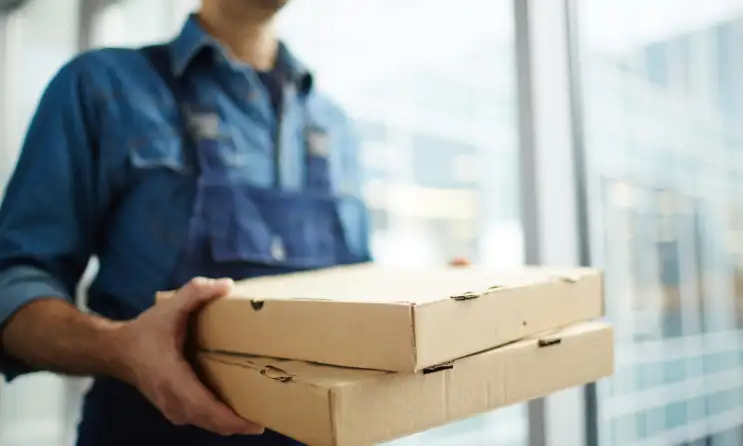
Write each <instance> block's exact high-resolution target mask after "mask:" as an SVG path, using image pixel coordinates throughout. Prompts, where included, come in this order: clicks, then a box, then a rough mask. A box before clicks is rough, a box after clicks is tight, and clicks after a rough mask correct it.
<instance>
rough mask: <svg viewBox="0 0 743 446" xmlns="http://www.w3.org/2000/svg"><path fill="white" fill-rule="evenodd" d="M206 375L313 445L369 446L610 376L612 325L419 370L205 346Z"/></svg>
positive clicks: (272, 423) (238, 406)
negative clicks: (280, 357)
mask: <svg viewBox="0 0 743 446" xmlns="http://www.w3.org/2000/svg"><path fill="white" fill-rule="evenodd" d="M199 364H200V368H201V370H202V373H203V375H204V377H205V380H206V381H207V382H208V383H210V385H211V386H212V388H213V389H214V390H215V391H216V392H217V393H218V394H219V395H220V396H221V397H222V398H223V399H224V401H225V402H227V403H228V404H229V405H230V406H231V407H232V408H234V409H235V411H237V412H238V413H239V414H240V415H242V416H243V417H245V418H247V419H251V420H253V421H255V422H257V423H260V424H262V425H264V426H266V427H267V428H269V429H272V430H275V431H278V432H280V433H283V434H285V435H287V436H290V437H292V438H295V439H297V440H299V441H301V442H303V443H305V444H308V445H309V446H366V445H372V444H377V443H381V442H386V441H390V440H393V439H395V438H399V437H403V436H406V435H412V434H414V433H418V432H422V431H425V430H428V429H431V428H434V427H438V426H441V425H444V424H447V423H450V422H452V421H456V420H460V419H463V418H467V417H470V416H473V415H477V414H480V413H485V412H489V411H491V410H494V409H497V408H500V407H504V406H508V405H511V404H515V403H519V402H523V401H527V400H530V399H534V398H538V397H541V396H545V395H548V394H550V393H553V392H556V391H558V390H562V389H566V388H570V387H574V386H577V385H582V384H585V383H588V382H593V381H596V380H598V379H601V378H603V377H606V376H609V375H611V374H612V373H613V369H614V353H613V335H612V329H611V327H610V326H609V325H607V324H605V323H602V322H592V323H583V324H578V325H574V326H571V327H568V328H565V329H562V330H558V331H553V332H551V333H547V334H543V335H540V336H536V337H533V338H530V339H527V340H522V341H518V342H515V343H512V344H509V345H506V346H502V347H499V348H496V349H492V350H489V351H486V352H483V353H478V354H476V355H472V356H469V357H466V358H463V359H459V360H456V361H454V362H453V363H452V364H451V368H449V369H442V370H440V371H437V372H431V373H425V372H419V373H415V374H408V373H391V372H383V371H374V370H359V369H350V368H341V367H334V366H327V365H320V364H312V363H306V362H299V361H290V360H276V359H269V358H261V357H241V356H237V355H226V354H216V353H202V354H201V355H200V356H199Z"/></svg>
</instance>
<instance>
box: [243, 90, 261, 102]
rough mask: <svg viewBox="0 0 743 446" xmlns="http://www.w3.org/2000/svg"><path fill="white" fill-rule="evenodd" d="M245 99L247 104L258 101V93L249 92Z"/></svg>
mask: <svg viewBox="0 0 743 446" xmlns="http://www.w3.org/2000/svg"><path fill="white" fill-rule="evenodd" d="M245 99H247V100H248V102H256V101H258V92H257V91H255V90H251V91H250V92H249V93H248V94H247V95H245Z"/></svg>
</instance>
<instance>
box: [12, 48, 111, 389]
mask: <svg viewBox="0 0 743 446" xmlns="http://www.w3.org/2000/svg"><path fill="white" fill-rule="evenodd" d="M84 70H85V63H84V61H83V60H81V59H76V60H75V61H73V62H71V63H70V64H68V65H67V66H65V67H64V68H63V69H62V70H60V72H59V73H58V74H57V75H56V76H55V78H54V79H53V80H52V82H51V83H50V84H49V86H48V87H47V90H46V92H45V93H44V95H43V97H42V99H41V102H40V103H39V105H38V108H37V111H36V114H35V115H34V117H33V120H32V122H31V125H30V127H29V130H28V134H27V136H26V139H25V141H24V144H23V148H22V150H21V154H20V158H19V160H18V163H17V165H16V169H15V171H14V173H13V175H12V177H11V179H10V182H9V183H8V185H7V188H6V190H5V197H4V199H3V202H2V205H1V206H0V326H2V327H4V326H5V324H6V323H7V322H8V320H9V319H10V318H12V317H13V315H14V314H15V313H16V312H17V311H18V310H19V309H20V308H22V307H23V306H25V305H27V304H28V303H30V302H32V301H34V300H37V299H48V298H59V299H67V300H71V299H72V296H73V295H74V290H75V288H76V286H77V283H78V281H79V280H80V277H81V276H82V273H83V272H84V270H85V267H86V265H87V262H88V260H89V258H90V256H91V253H92V251H93V241H94V237H95V233H96V227H95V215H96V212H95V204H96V202H97V195H96V189H97V186H96V185H97V183H98V181H99V180H100V179H99V177H98V175H97V172H96V170H97V169H96V165H97V162H96V160H97V156H96V154H95V150H96V147H95V146H94V144H93V143H92V142H93V141H94V137H93V136H92V134H91V131H90V128H91V125H90V124H91V123H90V121H91V120H92V116H93V113H92V107H93V105H92V104H91V103H90V101H91V100H90V99H89V98H88V97H87V95H86V94H85V91H84V90H88V89H90V88H91V87H90V86H89V85H86V82H85V79H84V77H85V76H84V73H85V71H84ZM0 371H2V373H3V374H4V375H5V377H6V378H8V379H12V378H13V377H15V376H17V375H19V374H21V373H25V372H28V371H31V369H30V368H29V367H27V366H26V365H24V364H22V363H21V362H20V361H18V360H16V359H15V358H12V357H10V356H9V355H7V354H5V353H4V352H2V351H0Z"/></svg>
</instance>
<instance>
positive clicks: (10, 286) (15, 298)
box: [0, 266, 71, 381]
mask: <svg viewBox="0 0 743 446" xmlns="http://www.w3.org/2000/svg"><path fill="white" fill-rule="evenodd" d="M48 298H59V299H64V300H71V297H70V294H69V293H68V292H67V291H66V290H65V289H64V287H63V286H62V285H61V284H59V283H58V282H57V280H56V279H54V277H52V276H51V275H50V274H48V273H46V272H45V271H42V270H40V269H38V268H33V267H26V266H22V267H14V268H10V269H8V270H6V271H3V272H2V273H0V327H2V326H4V325H5V323H6V322H7V321H8V320H9V319H10V318H11V317H12V316H13V315H14V314H15V313H16V312H17V311H18V310H20V309H21V308H22V307H24V306H26V305H28V304H29V303H31V302H33V301H35V300H38V299H48ZM33 371H35V370H34V369H33V368H32V367H30V366H28V365H27V364H25V363H23V362H22V361H19V360H18V359H16V358H14V357H12V356H10V355H7V354H5V352H3V351H2V350H0V372H2V373H3V375H4V376H5V379H6V380H8V381H10V380H12V379H13V378H15V377H17V376H19V375H22V374H24V373H30V372H33Z"/></svg>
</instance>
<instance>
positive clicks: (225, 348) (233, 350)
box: [193, 264, 614, 446]
mask: <svg viewBox="0 0 743 446" xmlns="http://www.w3.org/2000/svg"><path fill="white" fill-rule="evenodd" d="M602 289H603V284H602V275H601V273H600V272H599V271H596V270H592V269H556V268H525V269H519V270H514V271H500V272H499V271H493V270H489V269H484V268H478V267H466V268H440V269H436V268H434V269H431V268H428V269H424V268H408V269H404V268H390V267H384V266H379V265H372V264H368V265H356V266H347V267H338V268H331V269H326V270H320V271H313V272H303V273H297V274H290V275H283V276H275V277H266V278H258V279H250V280H246V281H243V282H240V283H238V284H237V286H236V288H235V290H234V293H232V295H230V296H228V297H225V298H222V299H219V300H217V301H214V302H213V303H211V304H209V305H208V306H206V307H205V308H204V309H203V310H202V311H201V312H200V313H199V314H198V315H197V317H196V318H195V320H194V323H195V325H194V327H193V333H194V339H195V341H196V345H197V347H198V349H199V353H198V355H196V358H197V364H196V366H197V368H198V370H199V372H200V373H201V374H202V376H203V378H204V379H205V381H206V382H207V383H208V385H210V386H211V387H212V388H213V390H214V391H215V392H216V393H217V394H218V395H219V396H220V397H221V398H222V399H223V400H224V401H225V402H226V403H228V404H229V405H230V406H231V407H232V408H234V410H235V411H236V412H237V413H239V414H240V415H242V416H243V417H245V418H247V419H250V420H252V421H255V422H257V423H260V424H261V425H263V426H266V427H267V428H268V429H271V430H274V431H278V432H280V433H282V434H285V435H287V436H290V437H292V438H295V439H297V440H299V441H301V442H302V443H305V444H308V445H310V446H336V445H338V446H366V445H373V444H378V443H383V442H386V441H390V440H393V439H396V438H399V437H404V436H407V435H411V434H415V433H418V432H422V431H425V430H428V429H431V428H434V427H438V426H442V425H445V424H447V423H450V422H453V421H456V420H461V419H465V418H467V417H472V416H475V415H478V414H481V413H485V412H489V411H492V410H495V409H498V408H500V407H504V406H508V405H511V404H515V403H519V402H524V401H528V400H531V399H534V398H539V397H542V396H546V395H549V394H550V393H553V392H556V391H558V390H562V389H566V388H570V387H574V386H579V385H583V384H586V383H589V382H593V381H596V380H599V379H601V378H603V377H606V376H608V375H610V374H612V372H613V367H614V361H613V333H612V328H611V326H610V325H608V324H607V323H605V322H603V321H601V319H602V317H603V299H602V291H603V290H602Z"/></svg>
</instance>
